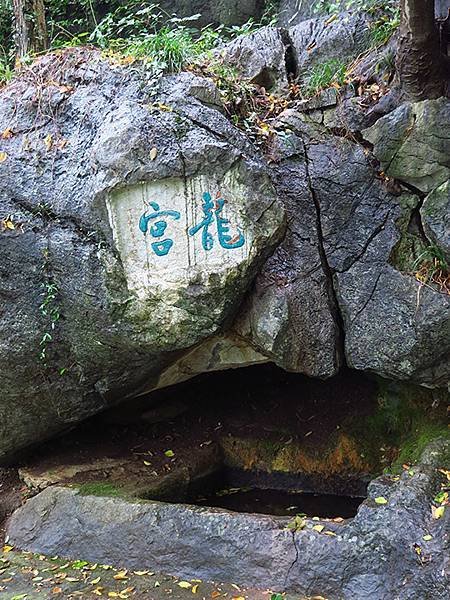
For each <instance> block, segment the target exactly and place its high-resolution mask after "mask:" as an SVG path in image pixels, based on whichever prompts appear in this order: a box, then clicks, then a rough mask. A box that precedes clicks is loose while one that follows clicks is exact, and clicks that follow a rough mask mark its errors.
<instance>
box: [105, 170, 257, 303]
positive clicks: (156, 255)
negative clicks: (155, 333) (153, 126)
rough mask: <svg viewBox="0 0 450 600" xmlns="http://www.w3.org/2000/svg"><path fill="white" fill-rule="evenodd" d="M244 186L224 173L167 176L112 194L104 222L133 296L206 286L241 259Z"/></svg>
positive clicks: (246, 247) (247, 243) (246, 241)
mask: <svg viewBox="0 0 450 600" xmlns="http://www.w3.org/2000/svg"><path fill="white" fill-rule="evenodd" d="M245 194H246V188H245V186H243V185H242V184H241V183H238V182H237V181H236V178H235V177H234V176H233V173H232V172H230V173H228V174H227V175H226V176H225V178H224V179H223V180H222V181H221V182H220V183H219V182H217V181H214V180H213V179H211V178H206V177H204V176H199V177H194V178H189V179H188V180H186V181H184V180H183V179H180V178H171V179H165V180H161V181H154V182H147V183H144V184H142V185H135V186H133V187H130V188H128V189H125V190H121V191H119V192H115V193H114V194H112V195H111V197H110V199H109V202H108V211H109V217H110V223H111V227H112V230H113V236H114V240H115V243H116V245H117V248H118V250H119V252H120V255H121V258H122V261H123V265H124V268H125V272H126V275H127V280H128V285H129V287H130V289H132V290H133V291H135V292H136V293H137V295H138V296H139V297H145V296H147V295H148V294H152V293H156V292H161V291H167V290H169V289H170V288H172V289H177V288H178V289H179V288H180V287H184V286H186V285H187V284H188V283H198V284H206V283H207V282H208V278H209V276H210V275H211V274H220V273H224V274H225V273H226V272H227V271H229V270H230V268H233V267H235V266H236V265H238V264H240V263H242V262H243V261H246V260H247V258H248V255H249V252H250V248H251V244H252V232H251V231H249V230H248V228H246V223H248V218H247V217H246V216H245V214H244V213H243V207H244V205H245Z"/></svg>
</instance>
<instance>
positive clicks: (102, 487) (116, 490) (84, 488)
mask: <svg viewBox="0 0 450 600" xmlns="http://www.w3.org/2000/svg"><path fill="white" fill-rule="evenodd" d="M76 487H77V488H78V492H79V494H80V495H81V496H108V497H115V498H116V497H118V496H126V493H125V491H124V490H123V489H121V488H120V487H118V486H117V485H115V484H113V483H111V482H110V481H89V482H87V483H80V484H77V485H76Z"/></svg>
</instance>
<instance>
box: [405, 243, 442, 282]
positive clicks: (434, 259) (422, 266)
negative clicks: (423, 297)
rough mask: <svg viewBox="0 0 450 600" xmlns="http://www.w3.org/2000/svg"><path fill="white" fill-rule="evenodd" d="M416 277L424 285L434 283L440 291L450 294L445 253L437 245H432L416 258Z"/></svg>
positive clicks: (414, 266)
mask: <svg viewBox="0 0 450 600" xmlns="http://www.w3.org/2000/svg"><path fill="white" fill-rule="evenodd" d="M413 270H414V274H415V277H416V279H417V280H418V281H420V282H421V283H422V284H424V285H430V284H432V283H434V284H436V285H438V286H439V288H440V291H441V292H444V293H446V294H450V273H449V268H448V264H447V261H446V259H445V256H444V253H443V252H442V250H441V249H440V248H439V246H437V245H436V244H430V245H429V246H427V247H426V248H425V250H424V251H423V252H422V253H421V254H420V255H419V256H418V257H417V258H416V260H415V261H414V265H413Z"/></svg>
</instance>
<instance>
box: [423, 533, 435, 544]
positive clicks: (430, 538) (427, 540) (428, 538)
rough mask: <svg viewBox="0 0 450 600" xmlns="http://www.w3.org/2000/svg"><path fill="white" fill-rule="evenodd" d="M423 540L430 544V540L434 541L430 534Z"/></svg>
mask: <svg viewBox="0 0 450 600" xmlns="http://www.w3.org/2000/svg"><path fill="white" fill-rule="evenodd" d="M422 539H423V540H425V541H426V542H429V541H430V540H432V539H433V536H432V535H430V534H429V533H427V534H426V535H424V536H423V538H422Z"/></svg>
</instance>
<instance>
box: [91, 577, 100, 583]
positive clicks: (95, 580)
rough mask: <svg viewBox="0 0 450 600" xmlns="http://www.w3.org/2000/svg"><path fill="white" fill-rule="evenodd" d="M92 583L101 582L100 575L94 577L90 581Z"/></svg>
mask: <svg viewBox="0 0 450 600" xmlns="http://www.w3.org/2000/svg"><path fill="white" fill-rule="evenodd" d="M89 583H90V584H91V585H97V583H100V577H96V578H95V579H93V580H92V581H90V582H89Z"/></svg>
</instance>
